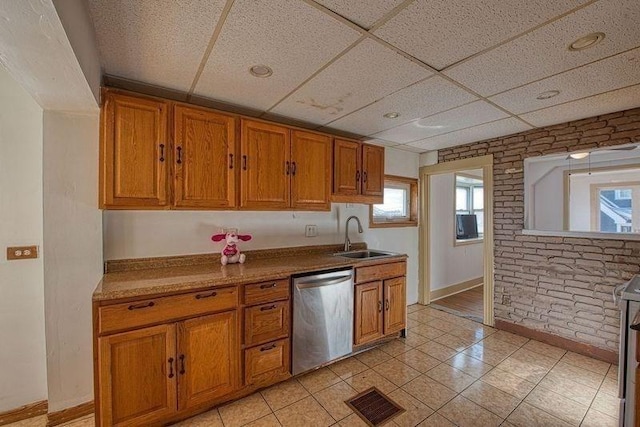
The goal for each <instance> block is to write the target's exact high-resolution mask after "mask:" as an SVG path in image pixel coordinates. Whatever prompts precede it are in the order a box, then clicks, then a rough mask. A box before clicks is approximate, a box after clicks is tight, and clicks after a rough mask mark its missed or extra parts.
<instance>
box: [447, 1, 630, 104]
mask: <svg viewBox="0 0 640 427" xmlns="http://www.w3.org/2000/svg"><path fill="white" fill-rule="evenodd" d="M638 22H640V2H638V0H599V1H597V2H596V3H593V4H591V5H589V6H587V7H585V8H583V9H580V10H578V11H577V12H574V13H572V14H570V15H568V16H566V17H564V18H562V19H559V20H557V21H555V22H553V23H551V24H549V25H545V26H544V27H541V28H540V29H538V30H536V31H533V32H531V33H529V34H526V35H524V36H522V37H520V38H518V39H516V40H513V41H511V42H509V43H506V44H504V45H502V46H499V47H497V48H495V49H493V50H491V51H489V52H486V53H484V54H482V55H479V56H477V57H475V58H472V59H470V60H468V61H465V62H463V63H461V64H460V65H456V66H454V67H452V68H451V69H449V70H445V71H444V74H446V75H447V76H449V77H451V78H452V79H454V80H456V81H458V82H460V83H461V84H463V85H465V86H466V87H468V88H471V89H472V90H474V91H476V92H478V93H479V94H480V95H482V96H491V95H495V94H497V93H500V92H503V91H506V90H509V89H513V88H515V87H517V86H520V85H524V84H527V83H530V82H532V81H535V80H538V79H543V78H546V77H549V76H551V75H554V74H557V73H560V72H563V71H566V70H568V69H571V68H573V67H578V66H581V65H584V64H587V63H589V62H593V61H596V60H598V59H602V58H605V57H607V56H611V55H614V54H616V53H620V52H623V51H626V50H628V49H631V48H634V47H638V46H640V30H639V28H638ZM593 32H604V33H605V34H606V37H605V39H604V40H603V41H602V42H600V43H599V44H598V45H596V46H593V47H591V48H589V49H585V50H581V51H573V52H572V51H570V50H569V49H568V47H569V45H570V44H571V43H572V42H573V41H575V40H577V39H578V38H580V37H583V36H585V35H587V34H589V33H593Z"/></svg>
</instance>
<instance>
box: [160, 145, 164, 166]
mask: <svg viewBox="0 0 640 427" xmlns="http://www.w3.org/2000/svg"><path fill="white" fill-rule="evenodd" d="M160 161H161V162H164V144H160Z"/></svg>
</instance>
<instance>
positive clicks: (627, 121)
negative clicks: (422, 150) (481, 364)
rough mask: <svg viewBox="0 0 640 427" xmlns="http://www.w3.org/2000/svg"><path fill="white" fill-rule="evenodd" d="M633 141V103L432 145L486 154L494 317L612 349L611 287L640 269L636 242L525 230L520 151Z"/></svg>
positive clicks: (450, 156)
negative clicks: (565, 120)
mask: <svg viewBox="0 0 640 427" xmlns="http://www.w3.org/2000/svg"><path fill="white" fill-rule="evenodd" d="M635 140H640V108H637V109H633V110H628V111H623V112H618V113H612V114H607V115H603V116H598V117H592V118H588V119H584V120H578V121H574V122H569V123H563V124H560V125H554V126H548V127H545V128H539V129H533V130H530V131H527V132H523V133H519V134H515V135H510V136H508V137H504V138H496V139H491V140H486V141H481V142H476V143H472V144H468V145H463V146H459V147H453V148H448V149H444V150H440V151H438V161H439V162H446V161H451V160H459V159H464V158H468V157H475V156H483V155H486V154H493V167H494V172H493V180H494V193H493V196H494V218H493V220H494V229H495V231H494V233H495V277H494V283H495V317H496V319H501V320H504V321H507V322H512V323H516V324H520V325H522V326H526V327H528V328H531V329H536V330H540V331H543V332H547V333H552V334H554V335H558V336H561V337H564V338H568V339H571V340H574V341H579V342H582V343H586V344H590V345H594V346H596V347H600V348H603V349H607V350H613V351H617V348H618V327H619V312H618V309H617V307H616V306H615V305H614V303H613V301H612V297H611V294H612V291H613V288H614V287H615V286H616V285H618V284H620V283H622V282H623V281H626V280H628V279H629V278H630V277H631V276H632V275H633V274H636V273H640V241H622V240H608V239H583V238H579V239H578V238H568V237H542V236H526V235H523V234H522V229H523V228H524V197H523V193H524V174H523V173H522V172H519V173H510V174H509V173H506V170H508V169H511V168H515V169H516V170H518V169H521V168H522V167H523V160H524V159H526V158H527V157H533V156H540V155H543V154H552V153H561V152H567V151H578V150H581V151H583V150H585V149H590V148H598V147H604V146H610V145H620V144H627V143H630V142H632V141H635Z"/></svg>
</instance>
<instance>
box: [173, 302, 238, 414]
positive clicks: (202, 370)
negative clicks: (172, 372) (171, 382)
mask: <svg viewBox="0 0 640 427" xmlns="http://www.w3.org/2000/svg"><path fill="white" fill-rule="evenodd" d="M238 334H239V330H238V321H237V314H236V311H235V310H234V311H228V312H224V313H220V314H214V315H211V316H203V317H197V318H195V319H190V320H185V321H184V322H180V323H179V324H178V357H177V371H178V385H179V399H178V401H179V402H180V410H183V409H187V408H192V407H195V406H198V405H201V404H205V403H208V402H212V401H215V400H216V399H217V398H220V397H222V396H225V395H227V394H229V393H232V392H234V391H236V390H237V389H239V388H240V357H241V356H240V344H239V338H238Z"/></svg>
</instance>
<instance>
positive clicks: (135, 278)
mask: <svg viewBox="0 0 640 427" xmlns="http://www.w3.org/2000/svg"><path fill="white" fill-rule="evenodd" d="M307 248H309V247H307ZM327 249H329V251H326V252H324V253H323V252H322V251H320V252H319V251H318V249H317V248H316V250H313V251H312V250H306V251H305V250H301V251H299V252H298V253H291V252H290V253H288V256H272V257H268V256H264V255H261V254H259V253H256V254H255V255H256V257H255V258H254V259H252V257H251V255H252V254H251V253H250V252H246V253H247V261H246V262H245V263H244V264H230V265H226V266H223V265H221V264H220V262H219V258H217V260H216V256H215V255H211V256H210V257H208V258H206V257H203V256H198V255H196V256H194V258H193V259H192V258H190V257H189V256H186V257H168V258H153V259H146V260H143V261H144V263H146V264H141V260H131V261H130V262H131V264H130V265H131V267H132V268H131V269H127V268H126V262H127V261H125V260H122V261H118V264H119V265H118V266H117V268H112V269H113V270H116V271H113V272H109V263H107V267H106V271H107V273H105V275H104V276H103V278H102V280H101V281H100V283H99V284H98V286H97V288H96V290H95V291H94V293H93V300H94V301H109V300H116V299H121V298H134V297H143V296H150V295H158V294H163V293H173V292H182V291H189V290H195V289H202V288H210V287H215V286H224V285H234V284H243V283H253V282H260V281H265V280H274V279H278V278H285V277H288V276H290V275H292V274H297V273H306V272H313V271H318V270H325V269H332V268H339V267H351V266H364V265H375V264H381V263H387V262H393V261H402V260H404V259H406V258H407V256H406V255H403V254H397V255H393V256H390V257H385V258H377V259H350V258H345V257H339V256H333V255H332V253H333V252H336V251H335V250H334V249H335V247H328V248H327ZM256 252H258V251H256ZM272 253H274V252H273V251H272ZM275 254H276V255H282V252H280V253H277V252H275ZM176 258H178V259H176ZM181 260H182V262H180V261H181ZM194 260H195V261H194ZM216 261H217V262H216ZM184 264H186V265H184ZM145 266H153V267H151V268H144V267H145Z"/></svg>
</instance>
